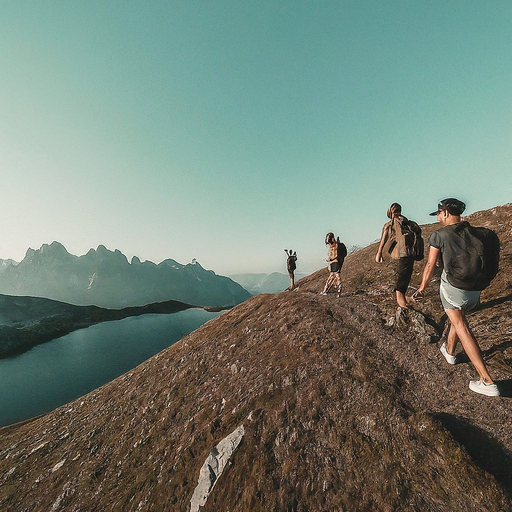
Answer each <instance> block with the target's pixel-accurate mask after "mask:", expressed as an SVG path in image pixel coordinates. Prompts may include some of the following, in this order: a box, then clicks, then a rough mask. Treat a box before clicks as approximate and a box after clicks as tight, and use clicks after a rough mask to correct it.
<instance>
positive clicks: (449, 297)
mask: <svg viewBox="0 0 512 512" xmlns="http://www.w3.org/2000/svg"><path fill="white" fill-rule="evenodd" d="M481 293H482V292H480V291H473V290H461V289H460V288H455V286H453V285H451V284H450V283H449V282H448V279H447V278H446V273H445V271H444V270H443V272H442V274H441V286H440V287H439V295H440V296H441V302H442V303H443V308H444V310H445V311H446V310H447V309H461V310H463V311H470V310H471V309H473V308H474V307H475V306H476V305H477V304H478V303H479V302H480V294H481Z"/></svg>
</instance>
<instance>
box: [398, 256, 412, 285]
mask: <svg viewBox="0 0 512 512" xmlns="http://www.w3.org/2000/svg"><path fill="white" fill-rule="evenodd" d="M413 268H414V258H412V257H409V256H408V257H406V258H399V259H398V260H397V267H396V283H395V287H394V289H393V291H394V292H401V293H403V294H405V292H406V291H407V288H409V283H410V282H411V277H412V270H413Z"/></svg>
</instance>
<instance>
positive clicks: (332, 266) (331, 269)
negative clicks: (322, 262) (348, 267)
mask: <svg viewBox="0 0 512 512" xmlns="http://www.w3.org/2000/svg"><path fill="white" fill-rule="evenodd" d="M329 272H331V273H333V272H334V273H336V274H339V273H340V272H341V265H340V264H339V263H338V262H337V261H333V262H332V263H329Z"/></svg>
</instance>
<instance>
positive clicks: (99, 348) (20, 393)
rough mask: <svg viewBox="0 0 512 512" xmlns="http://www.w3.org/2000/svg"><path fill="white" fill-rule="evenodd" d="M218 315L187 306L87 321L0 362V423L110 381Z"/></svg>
mask: <svg viewBox="0 0 512 512" xmlns="http://www.w3.org/2000/svg"><path fill="white" fill-rule="evenodd" d="M219 314H220V313H208V312H206V311H204V310H202V309H189V310H186V311H181V312H179V313H173V314H171V315H143V316H139V317H131V318H125V319H124V320H117V321H113V322H104V323H101V324H97V325H92V326H91V327H88V328H87V329H81V330H79V331H74V332H72V333H70V334H67V335H66V336H63V337H62V338H58V339H56V340H53V341H50V342H48V343H44V344H42V345H39V346H37V347H34V348H33V349H31V350H29V351H28V352H25V353H24V354H21V355H19V356H16V357H12V358H8V359H1V360H0V427H3V426H6V425H10V424H11V423H15V422H18V421H22V420H24V419H27V418H32V417H34V416H37V415H39V414H43V413H46V412H49V411H51V410H53V409H55V408H56V407H59V406H60V405H63V404H65V403H66V402H69V401H71V400H74V399H75V398H78V397H79V396H82V395H84V394H86V393H88V392H89V391H92V390H93V389H96V388H97V387H99V386H102V385H103V384H105V383H107V382H109V381H111V380H112V379H115V378H116V377H118V376H119V375H122V374H123V373H126V372H127V371H129V370H131V369H132V368H134V367H135V366H137V365H139V364H140V363H142V362H143V361H145V360H146V359H148V358H149V357H151V356H153V355H155V354H157V353H158V352H160V351H161V350H163V349H164V348H166V347H169V346H170V345H172V344H173V343H176V342H177V341H178V340H180V339H181V338H182V337H183V336H185V335H186V334H189V333H190V332H192V331H194V330H195V329H197V328H198V327H200V326H201V325H202V324H204V323H205V322H207V321H208V320H211V319H212V318H215V317H216V316H218V315H219Z"/></svg>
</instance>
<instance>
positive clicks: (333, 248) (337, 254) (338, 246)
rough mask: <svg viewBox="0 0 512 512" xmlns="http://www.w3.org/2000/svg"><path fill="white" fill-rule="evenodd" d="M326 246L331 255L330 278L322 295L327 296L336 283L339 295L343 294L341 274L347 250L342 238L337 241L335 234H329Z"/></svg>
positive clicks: (329, 256)
mask: <svg viewBox="0 0 512 512" xmlns="http://www.w3.org/2000/svg"><path fill="white" fill-rule="evenodd" d="M325 245H328V246H329V253H328V256H327V259H326V260H325V261H327V262H328V263H329V277H328V278H327V282H326V283H325V286H324V289H323V290H322V292H321V293H320V295H327V293H328V292H329V290H330V289H331V287H332V285H333V284H334V283H336V288H337V291H338V293H340V292H341V279H340V272H341V267H342V266H343V262H344V261H345V256H346V255H347V248H346V246H345V244H344V243H343V242H341V241H340V237H338V239H336V238H335V237H334V233H327V235H326V237H325Z"/></svg>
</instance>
